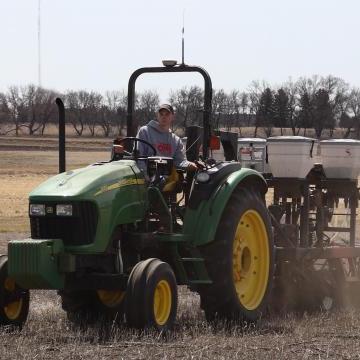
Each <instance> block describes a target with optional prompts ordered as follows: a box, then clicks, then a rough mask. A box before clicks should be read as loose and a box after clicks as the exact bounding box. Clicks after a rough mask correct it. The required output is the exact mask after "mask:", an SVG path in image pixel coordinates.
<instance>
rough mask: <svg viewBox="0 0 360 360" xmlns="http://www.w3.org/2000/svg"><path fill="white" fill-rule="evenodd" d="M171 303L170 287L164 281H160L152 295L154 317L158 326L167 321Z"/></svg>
mask: <svg viewBox="0 0 360 360" xmlns="http://www.w3.org/2000/svg"><path fill="white" fill-rule="evenodd" d="M171 303H172V299H171V289H170V285H169V283H168V282H167V281H166V280H161V281H160V282H159V283H158V284H157V285H156V289H155V293H154V316H155V321H156V323H157V324H158V325H164V324H165V323H166V322H167V320H168V319H169V316H170V311H171Z"/></svg>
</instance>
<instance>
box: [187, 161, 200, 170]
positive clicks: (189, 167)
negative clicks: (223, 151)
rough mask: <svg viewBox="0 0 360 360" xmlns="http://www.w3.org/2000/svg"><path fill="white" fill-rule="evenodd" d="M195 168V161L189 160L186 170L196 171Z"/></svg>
mask: <svg viewBox="0 0 360 360" xmlns="http://www.w3.org/2000/svg"><path fill="white" fill-rule="evenodd" d="M197 169H198V166H197V165H196V164H195V163H193V162H190V161H189V164H188V166H187V168H186V170H187V171H196V170H197Z"/></svg>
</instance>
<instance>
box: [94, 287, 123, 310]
mask: <svg viewBox="0 0 360 360" xmlns="http://www.w3.org/2000/svg"><path fill="white" fill-rule="evenodd" d="M97 295H98V298H99V300H100V301H101V302H102V303H103V304H104V305H105V306H107V307H110V308H112V307H117V306H119V305H120V304H121V303H122V301H123V300H124V297H125V291H121V290H97Z"/></svg>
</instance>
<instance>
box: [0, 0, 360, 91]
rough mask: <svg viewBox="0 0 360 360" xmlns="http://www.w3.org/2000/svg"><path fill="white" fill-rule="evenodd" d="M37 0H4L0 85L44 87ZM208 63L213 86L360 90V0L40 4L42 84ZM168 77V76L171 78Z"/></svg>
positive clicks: (192, 78)
mask: <svg viewBox="0 0 360 360" xmlns="http://www.w3.org/2000/svg"><path fill="white" fill-rule="evenodd" d="M37 12H38V0H0V34H1V52H0V61H1V67H0V91H4V90H6V88H7V87H8V86H9V85H25V84H28V83H35V84H37V83H38V66H37V64H38V45H37V44H38V42H37ZM183 12H184V13H185V62H186V63H188V64H192V65H199V66H203V67H204V68H205V69H207V70H208V72H209V73H210V75H211V77H212V80H213V87H214V88H216V89H220V88H224V89H225V90H226V91H230V90H231V89H234V88H236V89H239V90H246V88H247V86H248V85H249V84H250V82H251V81H252V80H266V81H268V82H270V84H274V85H275V84H280V83H282V82H284V81H286V80H287V79H288V78H289V77H292V78H293V79H297V78H298V77H299V76H311V75H313V74H319V75H328V74H332V75H334V76H339V77H341V78H343V79H344V80H345V81H347V82H349V83H350V84H351V85H353V86H356V87H360V72H359V64H360V47H359V33H360V30H359V14H360V1H358V0H342V1H340V0H326V1H325V0H312V1H311V0H301V1H300V0H298V1H291V0H287V1H286V0H273V1H270V0H268V1H266V0H251V1H249V0H222V1H209V0H208V1H205V0H196V1H195V0H192V1H190V0H178V1H176V2H175V1H160V0H152V1H150V0H147V1H146V0H131V1H121V0H101V1H99V0H87V1H86V0H62V1H55V0H41V63H42V72H41V78H42V85H43V86H44V87H47V88H53V89H57V90H59V91H64V90H66V89H74V90H76V89H88V90H96V91H100V92H103V91H105V90H116V89H119V90H120V89H126V87H127V80H128V78H129V76H130V74H131V73H132V71H134V70H135V69H137V68H138V67H142V66H157V65H160V63H161V59H165V58H171V59H172V58H174V59H177V60H179V61H180V60H181V28H182V21H183ZM169 76H170V77H169ZM195 84H197V85H201V86H202V78H201V77H200V76H196V75H194V74H186V75H185V76H181V75H179V74H176V75H168V76H167V77H165V76H164V75H161V76H160V77H157V76H155V75H151V76H146V77H141V78H140V80H139V82H138V89H139V90H144V89H152V90H155V89H158V91H159V92H160V94H162V96H164V97H165V95H164V94H166V93H167V92H168V91H169V90H170V89H176V88H179V87H182V86H191V85H195Z"/></svg>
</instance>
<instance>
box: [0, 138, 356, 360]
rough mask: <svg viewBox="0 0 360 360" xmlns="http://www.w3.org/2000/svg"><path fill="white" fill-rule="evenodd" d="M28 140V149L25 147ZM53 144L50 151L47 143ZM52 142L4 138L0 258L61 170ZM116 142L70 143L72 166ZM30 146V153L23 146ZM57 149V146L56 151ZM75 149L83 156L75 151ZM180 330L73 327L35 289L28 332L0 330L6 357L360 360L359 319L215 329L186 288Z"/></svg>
mask: <svg viewBox="0 0 360 360" xmlns="http://www.w3.org/2000/svg"><path fill="white" fill-rule="evenodd" d="M25 143H26V144H27V146H26V149H25ZM41 144H42V145H44V144H46V147H45V148H44V149H46V150H47V151H41V149H39V146H40V145H41ZM54 144H55V143H54V141H53V140H52V139H42V140H40V139H38V140H35V141H34V140H33V141H29V140H28V139H26V138H24V139H23V140H20V141H19V140H13V139H11V138H7V139H5V138H1V137H0V179H1V180H0V185H1V186H0V253H6V243H7V241H8V240H10V239H14V238H24V237H26V236H28V234H29V227H28V219H27V195H28V193H29V191H30V190H31V189H32V188H33V187H35V186H36V185H38V184H39V183H41V182H42V181H43V180H45V179H46V178H48V177H49V176H51V175H53V174H56V172H57V153H56V151H55V146H54ZM108 146H109V140H99V139H98V140H96V141H91V140H89V141H88V140H87V139H86V140H81V141H80V140H75V139H73V140H71V143H70V144H68V147H70V148H71V149H72V150H73V151H70V152H68V154H67V168H69V169H70V168H76V167H79V166H83V165H86V164H89V163H92V162H95V161H97V160H104V159H107V158H108V156H109V152H106V151H105V150H106V148H107V147H108ZM23 147H24V148H23ZM51 147H52V149H50V148H51ZM75 150H76V151H75ZM179 293H180V294H179V296H180V303H179V308H178V318H177V322H176V326H175V329H174V331H172V332H171V333H169V334H166V335H159V334H156V333H153V332H142V333H139V332H134V331H131V330H129V329H127V328H125V327H120V328H119V327H116V326H114V325H112V324H107V325H99V326H96V327H89V328H88V329H86V330H79V329H73V328H72V327H71V326H70V323H69V322H68V321H67V320H66V316H65V313H64V312H63V311H62V310H61V307H60V303H59V298H58V297H57V295H56V292H54V291H33V292H32V294H31V300H32V301H31V308H30V315H29V319H28V321H27V323H26V324H25V326H24V328H23V330H22V332H9V331H7V330H6V329H3V330H0V344H1V346H0V359H53V360H55V359H264V358H272V359H359V358H360V315H359V313H358V312H357V311H355V310H351V309H349V310H344V311H341V312H336V313H318V314H312V315H310V314H304V315H303V316H301V317H299V316H296V315H294V314H287V315H284V316H281V317H270V318H264V319H262V320H261V321H259V323H258V324H257V325H256V326H254V325H252V326H244V325H239V324H218V325H217V326H216V327H212V326H210V325H208V324H207V323H206V321H205V317H204V314H203V313H202V311H201V310H200V306H199V298H198V296H197V295H196V294H193V293H190V292H189V291H188V290H187V289H186V288H185V287H180V289H179Z"/></svg>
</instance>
